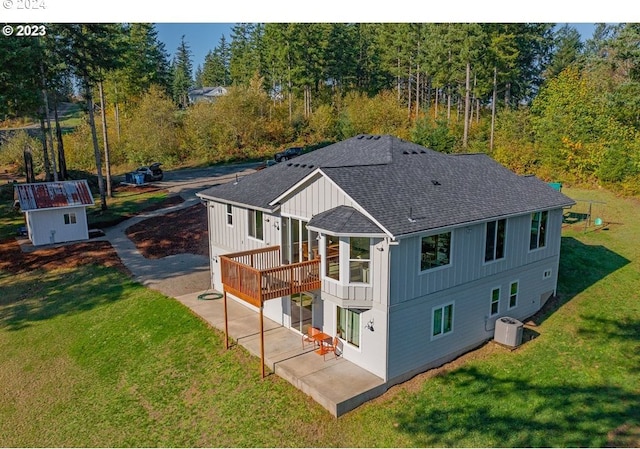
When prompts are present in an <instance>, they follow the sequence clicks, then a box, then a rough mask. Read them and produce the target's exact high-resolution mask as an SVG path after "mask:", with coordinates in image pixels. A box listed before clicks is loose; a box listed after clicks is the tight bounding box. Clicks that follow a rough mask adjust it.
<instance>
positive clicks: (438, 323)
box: [431, 303, 453, 337]
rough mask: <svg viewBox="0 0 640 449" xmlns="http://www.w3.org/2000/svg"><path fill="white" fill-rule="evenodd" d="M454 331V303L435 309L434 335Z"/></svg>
mask: <svg viewBox="0 0 640 449" xmlns="http://www.w3.org/2000/svg"><path fill="white" fill-rule="evenodd" d="M451 331H453V303H451V304H447V305H444V306H441V307H436V308H435V309H433V332H432V333H431V335H432V336H433V337H439V336H441V335H444V334H448V333H449V332H451Z"/></svg>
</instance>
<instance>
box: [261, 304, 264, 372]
mask: <svg viewBox="0 0 640 449" xmlns="http://www.w3.org/2000/svg"><path fill="white" fill-rule="evenodd" d="M263 311H264V306H263V305H262V304H260V369H261V374H262V377H261V378H262V379H264V313H263Z"/></svg>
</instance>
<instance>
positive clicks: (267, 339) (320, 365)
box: [176, 291, 387, 417]
mask: <svg viewBox="0 0 640 449" xmlns="http://www.w3.org/2000/svg"><path fill="white" fill-rule="evenodd" d="M208 292H209V293H210V292H211V291H208ZM202 293H205V292H197V293H190V294H186V295H183V296H179V297H177V298H176V299H177V300H178V301H180V302H181V303H182V304H184V305H185V306H186V307H189V308H190V309H191V310H192V311H193V312H194V313H195V314H197V315H198V316H200V317H201V318H202V319H204V320H205V321H207V322H208V323H209V324H211V325H212V326H213V327H215V328H217V329H219V330H221V331H223V332H224V301H223V300H222V299H213V300H200V299H198V296H199V295H200V294H202ZM227 322H228V329H229V337H230V339H231V340H232V341H233V342H235V343H237V344H239V345H241V346H243V347H244V348H246V349H247V350H248V351H249V352H250V353H251V354H253V355H255V356H257V357H260V315H259V313H258V312H256V311H255V310H253V309H250V308H249V307H247V306H245V305H243V304H241V303H240V302H238V301H235V300H233V299H231V298H229V299H227ZM232 344H233V343H232ZM264 355H265V365H266V366H267V367H268V368H269V369H270V370H271V371H272V372H274V373H275V374H276V375H278V376H280V377H282V378H283V379H285V380H287V381H288V382H289V383H291V384H292V385H293V386H295V387H296V388H298V389H299V390H301V391H302V392H304V393H306V394H308V395H309V396H311V397H312V398H313V399H314V400H315V401H316V402H318V403H319V404H320V405H322V406H323V407H324V408H325V409H327V410H328V411H329V412H330V413H331V414H332V415H333V416H336V417H337V416H340V415H343V414H344V413H347V412H348V411H351V410H353V409H354V408H356V407H358V406H359V405H361V404H363V403H365V402H367V401H368V400H370V399H373V398H375V397H377V396H380V395H381V394H382V393H384V392H385V391H386V390H387V385H386V383H385V382H384V380H383V379H381V378H379V377H377V376H375V375H374V374H372V373H370V372H369V371H367V370H365V369H363V368H361V367H359V366H358V365H356V364H354V363H352V362H349V361H348V360H345V359H343V358H341V357H339V358H336V357H335V356H334V355H333V354H327V356H326V360H325V358H323V357H322V356H320V355H318V354H316V353H315V352H314V348H313V345H310V344H306V345H305V346H304V347H303V345H302V336H301V335H300V334H298V333H296V332H294V331H292V330H290V329H287V328H285V327H283V326H282V325H280V324H278V323H276V322H274V321H272V320H270V319H268V318H266V317H265V318H264ZM256 375H258V374H256Z"/></svg>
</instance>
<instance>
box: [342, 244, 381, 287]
mask: <svg viewBox="0 0 640 449" xmlns="http://www.w3.org/2000/svg"><path fill="white" fill-rule="evenodd" d="M352 238H354V237H348V239H349V241H348V242H347V245H348V247H349V251H348V253H347V255H346V257H347V274H348V282H347V285H371V279H372V278H371V254H372V252H371V248H372V247H373V239H372V238H370V237H369V258H368V259H352V258H351V239H352ZM355 238H359V237H355ZM365 238H366V237H365ZM340 257H342V254H341V255H340ZM352 261H353V262H369V281H368V282H351V262H352ZM340 262H341V263H342V261H340Z"/></svg>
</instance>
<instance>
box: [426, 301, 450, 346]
mask: <svg viewBox="0 0 640 449" xmlns="http://www.w3.org/2000/svg"><path fill="white" fill-rule="evenodd" d="M449 306H451V316H452V319H451V330H450V331H449V332H442V333H440V334H438V335H433V331H434V330H435V320H434V313H435V311H436V310H437V309H442V310H443V313H442V318H443V319H444V309H445V308H446V307H449ZM455 310H456V304H455V301H451V302H447V303H444V304H441V305H438V306H435V307H432V308H431V334H430V335H431V340H438V339H440V338H443V337H446V336H448V335H451V334H453V332H454V331H455ZM443 323H444V321H443Z"/></svg>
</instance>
